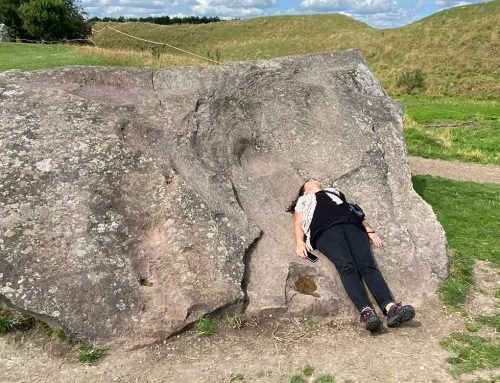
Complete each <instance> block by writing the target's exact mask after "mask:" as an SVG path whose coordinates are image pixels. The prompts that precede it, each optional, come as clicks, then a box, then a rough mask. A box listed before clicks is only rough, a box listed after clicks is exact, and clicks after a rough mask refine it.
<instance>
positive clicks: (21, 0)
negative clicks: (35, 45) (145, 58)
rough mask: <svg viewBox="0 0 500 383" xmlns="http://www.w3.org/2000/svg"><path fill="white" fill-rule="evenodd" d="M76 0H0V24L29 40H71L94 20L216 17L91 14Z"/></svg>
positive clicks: (84, 32)
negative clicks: (132, 16)
mask: <svg viewBox="0 0 500 383" xmlns="http://www.w3.org/2000/svg"><path fill="white" fill-rule="evenodd" d="M76 1H78V0H0V24H5V25H6V26H7V28H8V29H9V34H10V35H11V36H12V37H15V38H20V39H31V40H44V41H54V40H75V39H85V38H87V36H89V35H90V32H91V24H92V23H94V22H96V21H114V22H125V21H135V22H147V23H154V24H162V25H167V24H205V23H213V22H217V21H220V19H219V18H218V17H197V16H188V17H169V16H166V15H165V16H158V17H141V18H125V17H116V18H112V17H103V18H99V17H92V18H90V19H88V18H87V14H86V13H85V11H84V10H83V9H82V8H81V6H80V5H79V4H78V3H76Z"/></svg>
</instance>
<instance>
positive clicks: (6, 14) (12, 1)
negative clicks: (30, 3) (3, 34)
mask: <svg viewBox="0 0 500 383" xmlns="http://www.w3.org/2000/svg"><path fill="white" fill-rule="evenodd" d="M26 1H27V0H0V24H5V25H7V27H8V28H9V33H10V34H11V36H16V37H20V38H23V37H27V33H26V30H25V29H24V28H23V21H22V19H21V15H19V6H20V5H21V4H22V3H24V2H26Z"/></svg>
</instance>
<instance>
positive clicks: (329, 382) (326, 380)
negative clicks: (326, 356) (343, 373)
mask: <svg viewBox="0 0 500 383" xmlns="http://www.w3.org/2000/svg"><path fill="white" fill-rule="evenodd" d="M334 382H335V378H334V377H333V376H331V375H330V374H326V375H320V376H318V377H317V378H316V379H314V381H313V383H334Z"/></svg>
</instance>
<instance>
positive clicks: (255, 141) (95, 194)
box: [0, 50, 448, 348]
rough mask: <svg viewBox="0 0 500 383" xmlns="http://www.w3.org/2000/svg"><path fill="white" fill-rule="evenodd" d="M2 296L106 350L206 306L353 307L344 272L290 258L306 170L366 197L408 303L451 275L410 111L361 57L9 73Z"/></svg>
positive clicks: (317, 310)
mask: <svg viewBox="0 0 500 383" xmlns="http://www.w3.org/2000/svg"><path fill="white" fill-rule="evenodd" d="M0 105H1V109H0V111H1V112H0V196H1V203H0V220H1V221H0V297H2V299H3V300H4V301H5V302H7V303H8V304H9V305H11V306H13V307H16V308H18V309H21V310H24V311H26V312H28V313H30V314H32V315H35V316H37V317H38V318H41V319H42V320H44V321H46V322H48V323H49V324H51V325H53V326H56V327H62V328H64V329H65V330H66V331H67V332H68V333H69V334H71V335H73V336H76V337H79V338H83V339H87V340H90V341H92V342H94V343H96V344H98V345H104V346H108V347H110V346H118V345H120V346H124V347H129V348H130V347H137V346H141V345H146V344H150V343H152V342H156V341H159V340H162V339H164V338H165V337H167V336H169V335H171V334H174V333H176V332H178V331H180V330H182V329H183V328H184V327H185V326H187V325H189V324H190V323H192V322H194V321H195V320H197V319H198V318H199V317H200V316H201V315H203V314H205V313H211V312H214V311H218V312H241V311H246V312H247V313H275V312H277V313H285V312H288V313H290V314H308V313H309V314H315V315H345V314H349V315H350V314H352V311H353V308H352V305H351V303H350V302H349V300H348V298H347V296H346V294H345V292H344V289H343V287H342V285H341V284H340V281H339V278H338V275H337V272H336V271H335V269H334V267H333V265H332V264H331V263H330V262H329V261H328V260H327V259H326V258H325V257H323V256H321V255H320V259H319V261H318V262H316V263H314V264H312V263H308V261H306V260H302V259H300V258H299V257H297V256H296V255H295V251H294V249H295V244H294V236H293V223H292V216H291V215H290V214H289V213H286V212H285V207H286V206H287V205H288V204H289V203H290V202H291V201H292V200H293V199H294V198H295V197H296V194H297V191H298V188H299V187H300V185H301V184H302V183H303V182H304V180H305V178H306V177H308V176H314V177H316V178H319V179H320V180H321V181H322V182H323V186H329V185H331V184H333V185H335V186H337V187H339V188H340V189H341V190H343V191H344V193H345V194H346V195H347V197H348V198H349V199H350V200H352V201H355V202H357V203H359V204H360V205H361V206H362V207H363V208H364V210H365V212H366V214H367V219H368V221H369V222H370V223H371V225H372V226H373V227H374V228H375V229H376V230H377V232H378V233H379V234H380V236H381V237H382V239H383V241H384V242H385V245H384V247H382V248H377V249H374V254H375V257H376V259H377V262H378V265H379V267H380V269H381V270H382V272H383V274H384V276H385V277H386V279H387V281H388V283H389V285H390V287H391V289H392V290H393V292H394V294H395V295H396V297H398V298H402V299H404V300H405V301H407V302H413V303H414V304H417V305H418V303H419V302H421V301H422V299H423V298H425V296H427V295H432V294H434V292H435V290H436V287H437V285H438V283H439V282H440V281H442V280H443V279H444V278H445V276H446V274H447V262H448V258H447V250H446V239H445V235H444V231H443V229H442V227H441V226H440V224H439V223H438V222H437V220H436V217H435V215H434V213H433V212H432V209H431V207H430V206H429V205H428V204H427V203H425V202H424V201H423V200H422V199H421V198H420V197H419V196H418V195H417V194H416V193H415V191H414V190H413V187H412V183H411V173H410V169H409V167H408V163H407V152H406V148H405V144H404V140H403V132H402V110H401V105H400V103H399V102H397V101H395V100H392V99H391V98H389V97H388V96H387V94H386V93H385V91H384V90H383V89H382V87H381V86H380V84H379V82H378V81H377V79H376V78H375V77H374V76H373V74H372V73H371V72H370V71H369V69H368V67H367V65H366V63H365V61H364V59H363V58H362V56H361V54H360V53H359V51H357V50H348V51H343V52H335V53H321V54H311V55H306V56H293V57H292V56H291V57H281V58H276V59H272V60H266V61H248V62H237V63H230V64H224V65H221V66H218V67H215V66H211V67H176V68H168V69H162V70H159V71H156V72H153V71H152V70H151V69H147V68H146V69H137V68H101V67H65V68H59V69H52V70H43V71H35V72H21V71H9V72H4V73H1V74H0Z"/></svg>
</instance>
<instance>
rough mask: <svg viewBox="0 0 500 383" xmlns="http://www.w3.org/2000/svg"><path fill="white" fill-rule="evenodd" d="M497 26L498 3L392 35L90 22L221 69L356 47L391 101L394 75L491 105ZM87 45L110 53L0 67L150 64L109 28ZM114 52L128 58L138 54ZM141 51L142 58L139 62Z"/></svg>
mask: <svg viewBox="0 0 500 383" xmlns="http://www.w3.org/2000/svg"><path fill="white" fill-rule="evenodd" d="M499 24H500V0H495V1H491V2H487V3H481V4H471V5H467V6H463V7H456V8H453V9H448V10H445V11H442V12H439V13H436V14H434V15H431V16H429V17H426V18H424V19H422V20H419V21H417V22H414V23H412V24H409V25H407V26H404V27H400V28H392V29H377V28H372V27H370V26H368V25H366V24H365V23H363V22H361V21H358V20H355V19H353V18H350V17H348V16H345V15H340V14H316V15H290V16H271V17H258V18H251V19H243V20H231V21H223V22H218V23H210V24H198V25H186V24H182V25H166V26H161V25H155V24H149V23H96V24H95V25H94V28H95V29H96V30H101V29H103V28H104V27H106V26H112V27H114V28H116V29H118V30H120V31H123V32H127V33H129V34H131V35H134V36H137V37H140V38H144V39H148V40H153V41H158V42H160V43H168V44H172V45H174V46H176V47H179V48H182V49H185V50H188V51H190V52H193V53H196V54H198V55H201V56H205V57H207V56H212V57H215V56H217V55H218V53H220V59H221V60H222V61H224V62H226V61H241V60H259V59H269V58H272V57H278V56H287V55H300V54H308V53H316V52H325V51H337V50H343V49H349V48H357V49H360V51H361V52H362V53H363V55H364V57H365V58H366V60H367V62H368V64H369V66H370V68H371V69H372V71H373V72H374V73H375V74H376V75H377V77H378V78H379V79H380V81H381V83H382V85H383V86H384V87H385V88H386V89H388V90H389V91H391V92H394V93H396V94H401V93H402V92H403V91H404V89H402V88H401V87H400V86H398V84H397V78H398V77H399V76H400V75H401V73H403V72H405V71H409V70H416V69H421V70H422V71H423V73H424V75H425V78H426V83H427V84H428V87H427V89H426V92H427V93H428V94H441V95H443V94H450V95H469V96H474V97H487V98H490V99H494V98H498V97H499V95H500V81H499V78H500V66H499V65H498V43H499V39H500V37H499V36H498V28H497V26H498V25H499ZM92 38H93V40H94V41H96V43H97V44H98V45H99V47H102V48H106V49H107V50H110V52H107V51H103V50H99V49H98V48H93V49H89V48H87V47H85V49H82V48H75V50H74V51H71V50H68V48H67V47H66V48H65V47H62V48H54V47H51V46H46V45H45V46H42V45H40V46H39V47H38V48H30V49H39V50H40V51H39V53H40V52H41V50H44V49H46V50H47V54H48V55H49V56H50V60H46V59H44V57H43V56H44V55H43V54H39V55H38V56H37V60H32V59H31V57H30V54H28V56H27V58H28V60H26V61H24V60H18V59H16V58H15V57H14V58H7V55H12V53H13V52H12V51H11V52H10V53H8V52H5V51H3V52H0V56H1V57H2V61H4V60H5V61H10V62H14V64H10V65H8V66H9V67H12V65H16V64H15V63H16V62H17V65H19V66H18V67H22V68H26V66H28V65H29V66H30V69H34V67H37V68H42V67H43V68H46V67H47V66H49V67H53V66H57V65H67V64H84V65H87V64H86V62H89V64H99V65H101V64H100V63H101V62H102V65H115V64H114V62H118V63H119V65H129V66H130V65H132V66H138V65H153V64H151V57H150V56H151V54H149V53H147V51H151V53H152V54H153V53H154V52H153V51H152V48H153V45H152V44H150V43H146V42H143V41H139V40H135V39H131V38H129V37H127V36H124V35H122V34H119V33H116V32H113V31H112V30H110V29H103V30H102V31H101V32H98V33H97V34H95V35H94V36H92ZM5 44H6V43H3V44H2V45H5ZM5 46H6V45H5ZM154 47H155V49H156V51H157V52H159V53H160V54H159V55H158V58H162V59H161V60H157V63H155V64H154V65H158V66H159V67H161V66H171V65H198V64H200V63H205V64H206V63H207V62H206V61H204V60H202V59H199V58H194V57H193V56H187V55H186V54H185V53H179V52H178V51H176V50H172V49H171V48H168V47H161V46H160V47H159V48H158V45H154ZM4 49H5V47H4ZM57 49H62V50H64V49H66V50H64V52H60V53H59V54H57V53H54V52H53V50H57ZM119 50H129V51H134V52H136V53H138V55H135V54H133V53H128V54H126V53H124V52H123V51H121V52H118V51H119ZM144 52H146V54H145V55H142V56H141V54H142V53H144ZM457 52H459V53H457ZM59 55H62V57H59ZM88 56H91V57H88ZM92 56H95V58H94V57H92ZM25 57H26V56H25ZM47 61H50V62H47ZM82 61H83V62H82ZM110 61H112V62H111V63H110ZM3 66H4V67H5V64H3ZM4 69H5V68H4Z"/></svg>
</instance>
